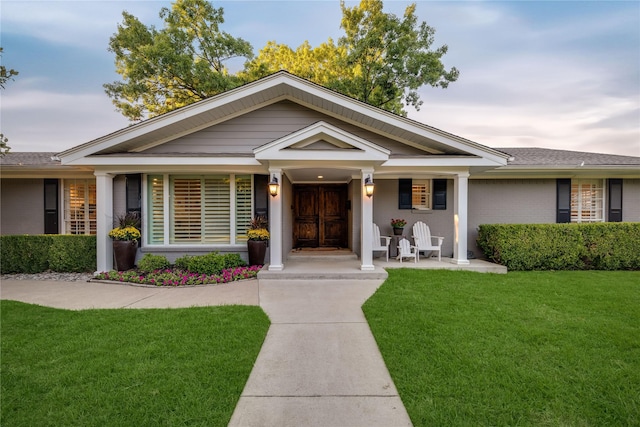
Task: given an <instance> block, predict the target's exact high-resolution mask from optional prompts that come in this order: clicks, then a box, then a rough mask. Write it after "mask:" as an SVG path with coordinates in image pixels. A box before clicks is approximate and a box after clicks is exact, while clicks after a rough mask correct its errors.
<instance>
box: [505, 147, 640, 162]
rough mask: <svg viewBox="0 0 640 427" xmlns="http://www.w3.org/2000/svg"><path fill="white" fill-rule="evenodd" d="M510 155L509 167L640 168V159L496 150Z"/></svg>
mask: <svg viewBox="0 0 640 427" xmlns="http://www.w3.org/2000/svg"><path fill="white" fill-rule="evenodd" d="M496 150H498V151H501V152H503V153H506V154H509V155H510V156H511V157H512V158H511V159H509V166H639V167H640V157H633V156H620V155H616V154H603V153H587V152H584V151H568V150H553V149H549V148H535V147H526V148H496Z"/></svg>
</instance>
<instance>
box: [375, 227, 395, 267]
mask: <svg viewBox="0 0 640 427" xmlns="http://www.w3.org/2000/svg"><path fill="white" fill-rule="evenodd" d="M390 242H391V237H390V236H381V235H380V228H378V226H377V225H376V224H375V223H374V224H373V252H378V251H380V252H383V251H384V253H385V255H386V257H387V262H389V243H390Z"/></svg>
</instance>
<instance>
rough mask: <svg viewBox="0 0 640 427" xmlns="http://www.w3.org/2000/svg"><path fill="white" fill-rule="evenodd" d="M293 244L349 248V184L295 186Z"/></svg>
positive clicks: (307, 246) (298, 245)
mask: <svg viewBox="0 0 640 427" xmlns="http://www.w3.org/2000/svg"><path fill="white" fill-rule="evenodd" d="M293 210H294V212H293V221H294V224H293V246H294V247H295V248H329V247H334V248H346V247H347V233H348V229H349V227H348V223H347V221H348V220H347V186H346V184H320V185H316V184H297V185H294V186H293Z"/></svg>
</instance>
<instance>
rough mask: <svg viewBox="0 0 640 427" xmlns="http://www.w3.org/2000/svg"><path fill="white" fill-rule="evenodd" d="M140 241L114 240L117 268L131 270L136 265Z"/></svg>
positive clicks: (114, 255)
mask: <svg viewBox="0 0 640 427" xmlns="http://www.w3.org/2000/svg"><path fill="white" fill-rule="evenodd" d="M136 252H138V242H137V241H135V240H114V241H113V257H114V258H115V260H116V270H118V271H126V270H131V269H132V268H133V267H134V266H135V265H136Z"/></svg>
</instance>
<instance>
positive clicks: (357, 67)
mask: <svg viewBox="0 0 640 427" xmlns="http://www.w3.org/2000/svg"><path fill="white" fill-rule="evenodd" d="M340 7H341V9H342V15H343V16H342V21H341V24H340V27H341V28H342V29H343V30H344V31H345V35H344V36H343V37H341V38H340V39H339V40H338V44H337V45H335V44H334V43H333V41H332V40H331V39H329V41H328V42H326V43H323V44H322V45H320V46H319V47H317V48H311V46H309V43H308V42H305V43H304V44H303V45H301V46H300V47H299V48H298V49H296V50H292V49H291V48H289V47H288V46H286V45H278V44H276V43H275V42H269V43H268V44H267V46H266V47H265V48H264V49H262V50H261V51H260V53H259V55H258V56H257V57H256V58H254V59H253V60H252V61H250V62H247V63H246V64H245V71H244V73H243V74H242V75H243V76H244V78H249V79H255V78H259V77H262V76H264V75H266V74H269V73H272V72H275V71H278V70H281V69H282V70H288V71H290V72H292V73H294V74H296V75H299V76H301V77H304V78H307V79H309V80H311V81H314V82H316V83H318V84H321V85H323V86H326V87H329V88H331V89H334V90H336V91H338V92H340V93H343V94H345V95H348V96H351V97H353V98H356V99H359V100H361V101H364V102H366V103H368V104H371V105H374V106H376V107H380V108H383V109H386V110H388V111H391V112H394V113H397V114H402V115H406V111H405V110H404V107H405V106H406V105H411V106H413V107H415V108H416V109H419V108H420V105H421V104H422V101H421V100H420V96H419V94H418V89H419V88H421V87H422V86H424V85H431V86H433V87H442V88H446V87H447V86H448V85H449V83H450V82H454V81H456V80H457V78H458V75H459V72H458V70H457V69H456V68H455V67H453V68H451V69H450V70H449V71H447V70H446V69H445V67H444V65H443V64H442V61H441V58H442V56H443V55H445V54H446V53H447V50H448V47H447V46H446V45H444V46H441V47H439V48H437V49H431V45H432V44H433V42H434V34H435V30H434V29H433V28H432V27H429V26H428V25H427V24H426V23H425V22H422V23H420V24H419V25H418V21H417V17H416V15H415V10H416V5H415V4H412V5H410V6H408V7H407V8H406V9H405V12H404V16H403V17H402V18H399V17H397V16H395V15H394V14H391V13H384V12H383V11H382V8H383V3H382V0H361V2H360V4H359V5H358V6H354V7H352V8H349V7H346V6H345V3H344V1H342V2H341V4H340Z"/></svg>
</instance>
